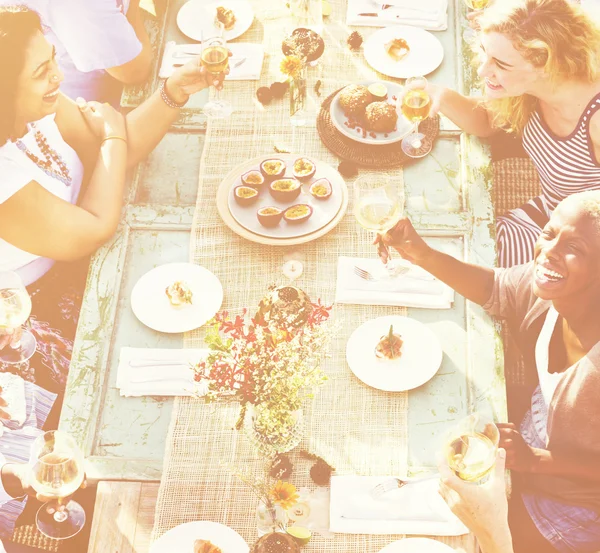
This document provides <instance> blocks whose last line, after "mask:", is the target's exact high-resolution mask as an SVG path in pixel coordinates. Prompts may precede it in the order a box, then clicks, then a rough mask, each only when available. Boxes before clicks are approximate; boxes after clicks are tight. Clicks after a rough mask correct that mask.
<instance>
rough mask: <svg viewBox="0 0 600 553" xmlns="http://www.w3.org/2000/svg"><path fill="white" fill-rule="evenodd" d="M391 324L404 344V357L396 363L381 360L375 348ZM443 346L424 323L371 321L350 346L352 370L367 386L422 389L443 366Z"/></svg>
mask: <svg viewBox="0 0 600 553" xmlns="http://www.w3.org/2000/svg"><path fill="white" fill-rule="evenodd" d="M390 325H393V326H394V333H397V334H400V336H402V340H403V341H404V344H403V345H402V356H401V357H400V358H398V359H394V360H393V361H391V360H387V359H378V358H377V357H376V356H375V347H376V346H377V343H378V342H379V340H380V339H381V338H382V337H383V336H385V335H386V334H387V333H388V332H389V330H390ZM442 357H443V352H442V346H441V344H440V341H439V340H438V338H437V336H436V335H435V334H434V333H433V331H432V330H430V329H429V328H428V327H426V326H425V325H424V324H423V323H420V322H419V321H417V320H415V319H410V318H408V317H402V316H400V315H390V316H388V317H379V318H377V319H371V320H370V321H367V322H366V323H364V324H363V325H361V326H359V327H358V328H357V329H356V330H355V331H354V332H353V333H352V336H350V339H349V340H348V344H347V345H346V359H347V361H348V365H349V366H350V370H351V371H352V372H353V373H354V374H355V375H356V376H357V377H358V378H359V379H360V380H362V381H363V382H364V383H365V384H367V385H368V386H371V387H372V388H377V389H378V390H384V391H386V392H404V391H406V390H412V389H413V388H418V387H419V386H422V385H423V384H425V382H427V381H428V380H430V379H431V378H432V377H433V376H434V375H435V373H437V371H438V369H439V368H440V365H441V364H442Z"/></svg>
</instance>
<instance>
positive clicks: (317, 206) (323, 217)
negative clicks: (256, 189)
mask: <svg viewBox="0 0 600 553" xmlns="http://www.w3.org/2000/svg"><path fill="white" fill-rule="evenodd" d="M299 157H303V156H301V155H300V154H275V155H272V156H264V158H263V159H282V160H283V161H285V163H286V166H287V167H286V172H285V177H291V176H292V166H293V163H294V161H295V160H296V159H298V158H299ZM309 159H310V160H311V161H312V162H313V163H315V165H316V166H317V171H316V172H315V176H314V177H312V178H311V179H310V180H308V181H304V182H303V183H302V191H301V192H300V195H299V196H298V197H297V198H296V199H295V200H294V201H292V202H285V203H284V202H278V201H275V200H274V199H273V196H271V194H270V193H269V189H268V185H267V184H265V185H264V186H263V187H262V188H261V190H260V195H259V197H258V200H257V201H256V202H254V203H253V204H250V205H249V206H245V207H242V206H240V205H239V204H238V203H237V202H236V201H235V196H234V193H233V190H234V188H235V187H236V186H240V185H241V184H242V180H241V176H242V174H243V173H246V172H248V171H250V170H252V169H255V170H257V171H258V170H259V167H260V162H259V163H257V164H256V166H255V167H252V168H251V169H246V170H245V171H243V172H241V173H240V174H239V175H238V177H237V178H236V179H234V180H233V184H232V186H231V190H230V192H229V198H228V202H229V211H230V213H231V215H232V216H233V218H234V219H235V220H236V221H237V222H238V223H239V224H240V225H242V226H243V227H244V228H246V229H248V230H249V231H250V232H253V233H254V234H258V235H260V236H267V237H269V238H297V237H299V236H305V235H307V234H311V233H313V232H315V231H317V230H319V229H322V228H323V227H325V226H326V225H327V224H329V223H330V222H331V221H332V220H333V219H334V218H335V216H336V215H337V214H338V212H339V210H340V208H341V207H342V203H343V199H344V196H343V193H342V186H343V182H344V180H343V179H342V177H341V175H340V174H339V173H338V172H337V171H336V170H335V169H334V168H333V167H331V166H330V165H327V164H326V163H325V162H323V161H319V160H318V159H315V158H312V157H311V158H309ZM282 178H284V177H282ZM320 178H326V179H329V182H330V183H331V189H332V193H331V196H330V197H329V198H327V199H326V200H317V198H315V197H313V196H312V195H311V194H310V193H309V191H308V190H309V188H310V185H311V184H312V183H313V182H315V181H316V180H317V179H320ZM295 204H309V205H310V206H311V207H312V208H313V214H312V215H311V216H310V218H309V219H308V220H307V221H305V222H303V223H296V224H289V223H286V222H285V221H284V220H283V219H282V220H281V222H280V223H279V224H278V225H277V226H276V227H273V228H267V227H263V226H262V225H261V224H260V223H259V222H258V218H257V217H256V212H257V211H258V210H259V209H260V208H261V207H267V206H275V207H278V208H279V209H282V210H285V209H287V208H288V207H290V206H292V205H295Z"/></svg>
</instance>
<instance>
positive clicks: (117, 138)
mask: <svg viewBox="0 0 600 553" xmlns="http://www.w3.org/2000/svg"><path fill="white" fill-rule="evenodd" d="M107 140H122V141H123V142H125V144H127V139H126V138H124V137H123V136H117V135H116V134H112V135H110V136H107V137H106V138H104V139H103V140H102V142H100V146H102V144H104V143H105V142H106V141H107Z"/></svg>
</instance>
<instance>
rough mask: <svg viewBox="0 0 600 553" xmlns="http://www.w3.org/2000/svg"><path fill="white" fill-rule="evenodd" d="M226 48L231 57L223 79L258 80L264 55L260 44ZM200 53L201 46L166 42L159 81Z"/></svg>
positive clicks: (232, 45)
mask: <svg viewBox="0 0 600 553" xmlns="http://www.w3.org/2000/svg"><path fill="white" fill-rule="evenodd" d="M227 48H229V49H230V50H231V54H232V56H231V58H229V75H227V77H225V79H226V80H228V81H257V80H258V79H260V74H261V71H262V65H263V58H264V55H265V51H264V49H263V46H262V44H242V43H241V42H233V43H231V44H227ZM201 52H202V44H175V42H173V41H170V42H167V44H166V46H165V52H164V54H163V59H162V64H161V66H160V71H159V72H158V76H159V77H160V78H161V79H166V78H167V77H169V76H170V75H171V74H172V73H173V71H175V64H184V63H187V62H188V61H190V60H191V59H193V54H197V55H198V56H199V55H200V53H201ZM190 53H191V54H192V56H190V57H187V54H190ZM177 56H181V57H177ZM242 60H243V61H242ZM238 64H239V65H238Z"/></svg>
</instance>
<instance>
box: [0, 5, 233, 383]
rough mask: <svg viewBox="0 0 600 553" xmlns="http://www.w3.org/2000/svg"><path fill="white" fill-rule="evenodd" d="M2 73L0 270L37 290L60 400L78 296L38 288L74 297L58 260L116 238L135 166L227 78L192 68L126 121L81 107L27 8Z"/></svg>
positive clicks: (11, 29) (3, 36) (45, 350)
mask: <svg viewBox="0 0 600 553" xmlns="http://www.w3.org/2000/svg"><path fill="white" fill-rule="evenodd" d="M0 75H2V79H1V80H0V175H1V179H0V270H12V271H16V272H17V273H19V274H20V275H21V277H22V278H23V280H24V282H25V284H26V285H28V286H30V291H31V292H32V294H33V302H34V311H33V317H32V321H33V322H32V324H33V327H34V328H33V330H34V331H37V332H38V338H39V348H38V350H39V352H38V354H39V355H40V356H41V357H42V359H39V361H41V362H42V364H43V365H45V366H46V368H48V369H49V371H48V373H49V375H48V376H49V377H48V378H46V380H42V379H41V378H40V373H41V372H42V371H41V370H40V369H41V367H39V366H35V365H39V363H36V362H35V358H34V363H32V364H33V365H34V366H35V369H36V371H37V374H36V377H37V382H38V383H40V384H41V385H42V386H43V387H46V388H48V389H51V390H53V391H58V392H60V391H61V389H62V387H64V382H65V379H66V371H67V367H68V361H69V358H70V347H71V341H72V339H73V336H74V331H75V327H76V316H75V315H74V314H73V312H74V311H76V310H77V309H76V308H77V298H73V297H70V298H66V299H65V298H64V297H60V294H50V296H51V297H52V298H56V299H55V300H54V301H51V300H49V299H47V298H46V299H44V300H43V301H42V296H44V294H43V293H42V292H43V291H44V290H41V291H40V290H39V288H42V289H44V288H45V289H48V288H54V286H53V285H52V282H49V281H55V283H57V284H59V285H60V287H61V291H62V292H64V291H65V288H66V287H67V285H68V277H69V273H70V271H67V272H64V271H63V274H60V275H58V276H57V270H56V269H53V270H51V268H52V266H53V265H54V263H55V261H73V260H77V259H81V258H85V257H86V256H89V255H90V254H92V253H93V252H94V251H95V250H96V249H97V248H98V247H99V246H101V245H102V244H104V242H106V241H107V240H108V239H109V238H110V237H111V236H112V235H113V233H114V232H115V229H116V227H117V224H118V222H119V216H120V212H121V205H122V199H123V192H124V186H125V172H126V170H127V168H128V167H131V166H133V165H135V164H136V163H138V162H139V161H140V160H141V159H143V158H144V157H145V156H146V155H147V154H148V153H149V152H150V151H151V150H152V149H153V148H154V147H155V146H156V145H157V144H158V142H159V141H160V140H161V138H162V137H163V136H164V134H165V133H166V132H167V130H168V129H169V127H170V125H171V124H172V123H173V122H174V121H175V119H176V118H177V116H178V114H179V108H180V107H181V106H183V105H184V104H185V103H186V101H187V99H188V98H189V95H190V94H193V93H195V92H197V91H199V90H201V89H203V88H206V87H207V86H209V84H213V85H216V86H221V82H222V77H223V76H221V78H219V79H217V80H214V77H209V74H208V73H206V72H205V70H204V69H203V68H201V67H200V65H199V64H198V63H197V60H193V61H191V62H190V63H188V64H186V65H185V66H184V67H181V68H180V69H178V70H177V71H176V72H175V73H174V74H173V76H172V77H170V78H169V79H168V80H167V81H164V82H163V83H162V85H161V87H160V90H159V91H157V92H156V93H154V94H153V95H152V96H151V97H150V98H149V99H148V100H147V101H146V102H144V103H143V104H142V105H141V106H139V107H138V108H137V109H135V110H133V111H132V112H131V113H129V114H127V116H126V117H123V116H122V115H121V114H120V113H118V112H117V111H115V110H114V109H113V108H111V107H110V106H108V105H106V104H99V103H96V102H89V103H85V102H83V101H81V102H80V103H79V104H76V103H75V102H73V101H72V100H70V99H69V98H67V97H66V96H64V95H63V94H61V92H60V90H59V89H60V84H61V81H62V78H63V76H62V73H61V72H60V70H59V69H58V67H57V64H56V59H55V50H54V47H53V46H52V45H51V44H50V43H49V42H48V41H47V40H46V39H45V37H44V35H43V32H42V27H41V24H40V19H39V16H38V15H37V14H36V12H34V11H31V10H28V9H27V8H23V7H21V8H0ZM84 175H85V178H84ZM44 275H45V276H44ZM53 275H54V276H53ZM42 277H44V279H43V281H40V279H41V278H42ZM48 282H49V283H48ZM34 283H35V284H34ZM40 283H41V284H40ZM47 283H48V284H47ZM46 295H47V294H46ZM38 296H39V297H40V300H39V301H37V300H36V298H37V297H38ZM57 302H59V303H61V305H56V303H57ZM44 308H45V309H47V310H51V311H52V312H54V313H57V312H58V311H59V310H62V311H63V314H64V316H63V317H61V321H60V322H61V324H62V323H63V322H66V323H68V325H67V327H68V328H66V329H65V331H64V332H60V331H61V330H62V329H61V328H58V329H57V330H59V332H54V330H55V329H56V326H57V324H55V322H54V321H51V324H47V323H48V319H47V318H45V317H44V318H43V319H42V318H40V317H39V316H38V313H37V310H38V309H44ZM40 319H42V320H40ZM65 319H68V320H67V321H65ZM58 326H60V324H59V325H58ZM66 334H68V335H66Z"/></svg>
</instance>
